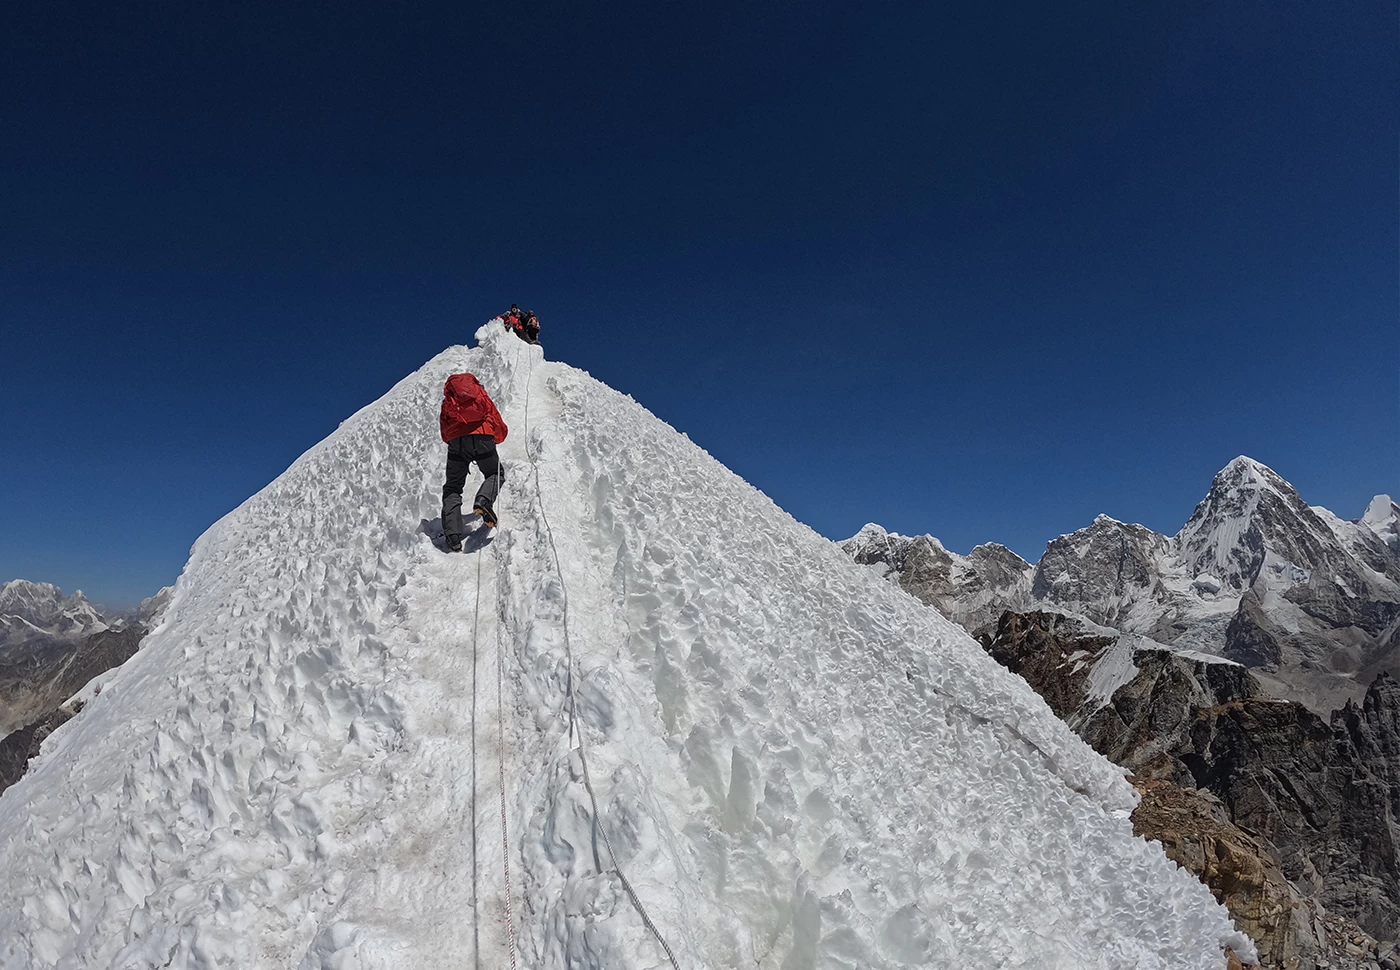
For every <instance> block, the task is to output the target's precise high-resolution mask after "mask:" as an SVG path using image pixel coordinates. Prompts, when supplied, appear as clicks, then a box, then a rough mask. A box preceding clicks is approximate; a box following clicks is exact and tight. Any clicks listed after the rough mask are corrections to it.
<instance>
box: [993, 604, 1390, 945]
mask: <svg viewBox="0 0 1400 970" xmlns="http://www.w3.org/2000/svg"><path fill="white" fill-rule="evenodd" d="M982 642H983V645H984V647H985V648H986V649H987V651H988V652H989V653H990V654H991V655H992V656H993V657H994V658H995V659H996V660H997V661H998V662H1000V663H1002V664H1003V665H1005V666H1006V667H1008V668H1009V669H1011V670H1013V671H1015V672H1017V673H1019V674H1020V675H1021V676H1022V677H1024V678H1025V679H1026V680H1027V682H1028V683H1030V685H1031V686H1032V687H1034V688H1035V689H1036V691H1037V692H1038V693H1040V694H1041V696H1043V697H1044V698H1045V699H1046V701H1047V703H1049V705H1050V707H1051V708H1052V709H1053V710H1054V711H1055V712H1056V713H1057V714H1058V715H1060V716H1061V717H1062V718H1064V719H1065V720H1066V721H1067V722H1068V723H1069V724H1070V725H1071V726H1072V727H1074V728H1075V730H1076V731H1077V732H1078V733H1079V734H1080V735H1081V736H1082V737H1083V738H1084V739H1085V740H1086V741H1088V742H1089V743H1090V744H1091V745H1093V746H1094V748H1095V749H1096V750H1098V751H1100V752H1101V753H1103V754H1104V755H1105V756H1107V757H1109V758H1111V759H1112V760H1113V761H1115V762H1116V763H1118V764H1120V765H1123V766H1124V767H1125V768H1128V769H1129V770H1131V771H1132V772H1133V774H1134V775H1135V776H1136V777H1137V778H1138V779H1139V781H1140V785H1141V787H1143V789H1144V790H1146V791H1151V792H1155V793H1156V794H1155V795H1154V798H1155V799H1156V801H1155V802H1153V806H1150V811H1148V810H1144V809H1141V808H1140V811H1146V812H1147V814H1144V816H1143V818H1144V820H1143V822H1142V825H1143V827H1144V830H1146V829H1147V828H1155V829H1156V830H1157V831H1160V832H1162V833H1165V835H1164V836H1163V835H1158V836H1154V837H1158V838H1161V839H1162V841H1163V842H1164V845H1167V846H1168V852H1169V854H1171V855H1172V858H1174V859H1176V860H1177V861H1179V862H1181V863H1182V864H1183V865H1187V866H1188V868H1191V869H1192V870H1193V871H1195V872H1197V873H1198V874H1199V875H1201V876H1202V879H1203V880H1204V881H1205V882H1206V883H1207V885H1210V886H1211V888H1212V890H1218V891H1217V895H1218V896H1219V897H1220V898H1221V899H1222V901H1223V902H1226V904H1227V905H1229V906H1230V907H1231V912H1232V914H1234V915H1235V916H1236V918H1237V920H1239V921H1240V923H1241V926H1242V927H1248V932H1250V934H1251V936H1252V937H1253V938H1254V940H1255V942H1256V943H1257V944H1258V945H1259V946H1260V947H1261V951H1267V952H1268V953H1270V954H1272V955H1273V956H1272V957H1271V959H1276V960H1277V961H1279V963H1278V965H1284V966H1288V965H1291V964H1289V963H1288V960H1289V959H1294V958H1297V959H1298V960H1299V961H1300V962H1299V963H1298V964H1297V965H1298V966H1300V967H1303V968H1304V970H1306V968H1307V967H1308V966H1309V965H1310V964H1309V961H1308V959H1307V954H1308V953H1309V952H1312V950H1310V949H1309V948H1310V947H1312V948H1313V949H1316V946H1320V944H1317V945H1314V944H1311V943H1309V942H1308V941H1309V939H1310V935H1315V934H1310V931H1308V930H1307V928H1306V927H1305V926H1303V927H1301V928H1300V925H1295V924H1297V923H1298V920H1300V919H1303V917H1300V916H1298V907H1299V906H1304V907H1311V910H1309V911H1310V912H1311V911H1312V910H1318V908H1319V907H1321V909H1320V910H1319V911H1322V912H1332V913H1336V914H1342V915H1345V916H1348V917H1350V918H1352V919H1354V920H1355V921H1356V923H1357V924H1359V926H1360V927H1361V928H1362V929H1364V930H1365V931H1366V932H1367V933H1369V934H1370V935H1371V936H1373V937H1378V938H1380V939H1383V940H1391V941H1393V940H1394V939H1395V938H1396V936H1397V933H1396V927H1397V924H1400V838H1397V835H1398V834H1400V829H1397V825H1396V818H1397V817H1400V684H1397V682H1396V681H1395V680H1393V679H1391V678H1389V677H1385V676H1382V677H1380V678H1378V679H1377V680H1376V682H1375V683H1373V684H1372V685H1371V687H1370V689H1369V690H1368V691H1367V694H1366V698H1365V700H1364V701H1363V703H1361V704H1356V703H1355V702H1351V703H1348V705H1347V706H1346V707H1344V708H1342V709H1341V710H1339V711H1337V712H1336V713H1335V714H1334V715H1333V717H1332V719H1331V721H1328V720H1327V719H1324V718H1322V717H1319V716H1318V715H1316V714H1314V713H1313V712H1312V711H1310V710H1308V709H1307V708H1306V707H1304V706H1303V705H1301V704H1298V703H1294V702H1290V701H1284V700H1280V699H1278V698H1275V697H1271V696H1269V695H1268V694H1267V693H1265V692H1264V690H1263V689H1262V688H1261V687H1260V685H1259V684H1258V682H1257V681H1256V679H1255V678H1254V677H1253V675H1252V674H1250V672H1249V671H1248V670H1246V669H1245V668H1244V667H1243V666H1241V665H1239V664H1235V663H1230V662H1227V661H1222V660H1221V659H1220V658H1216V657H1209V656H1205V655H1199V654H1189V653H1187V654H1182V653H1179V652H1177V651H1173V650H1171V649H1168V648H1166V647H1163V646H1161V645H1159V644H1151V643H1150V641H1144V640H1143V639H1142V638H1137V637H1132V636H1128V635H1120V634H1116V633H1115V632H1114V631H1111V630H1105V629H1104V628H1101V627H1097V626H1095V625H1093V624H1090V623H1088V622H1087V621H1085V620H1082V619H1077V618H1074V617H1068V616H1064V615H1062V614H1055V613H1047V612H1039V613H1032V614H1018V613H1013V612H1009V611H1008V612H1007V613H1006V614H1004V615H1003V616H1002V618H1001V620H1000V621H999V622H998V624H997V626H996V628H995V630H991V629H987V630H984V631H983V634H982ZM1125 659H1126V660H1127V661H1128V662H1127V663H1126V664H1125ZM1164 785H1166V786H1169V787H1163V786H1164ZM1168 823H1170V824H1168ZM1280 880H1282V881H1283V882H1284V883H1291V888H1290V889H1289V890H1288V891H1287V892H1286V893H1285V892H1284V890H1283V889H1282V888H1281V886H1280ZM1309 919H1310V917H1309ZM1304 922H1307V920H1304ZM1266 965H1269V964H1268V963H1266Z"/></svg>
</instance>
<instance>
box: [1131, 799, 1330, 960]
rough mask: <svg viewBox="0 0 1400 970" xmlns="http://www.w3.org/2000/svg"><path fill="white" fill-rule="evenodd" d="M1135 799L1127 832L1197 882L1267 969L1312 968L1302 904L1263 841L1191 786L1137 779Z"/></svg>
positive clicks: (1311, 940)
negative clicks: (1153, 845) (1154, 845)
mask: <svg viewBox="0 0 1400 970" xmlns="http://www.w3.org/2000/svg"><path fill="white" fill-rule="evenodd" d="M1134 784H1135V786H1136V787H1137V789H1138V791H1139V793H1140V794H1141V795H1142V801H1141V802H1140V803H1139V804H1138V807H1137V808H1136V809H1135V810H1134V812H1133V831H1134V832H1136V833H1137V834H1138V835H1141V836H1143V837H1144V838H1148V839H1153V840H1155V841H1157V842H1160V843H1161V844H1162V848H1163V849H1164V850H1165V851H1166V853H1167V858H1169V859H1171V860H1172V861H1173V862H1175V863H1177V864H1178V865H1180V866H1182V867H1184V868H1186V869H1189V870H1190V871H1192V872H1194V873H1196V874H1197V875H1198V876H1200V877H1201V881H1202V882H1203V883H1205V884H1206V886H1207V887H1209V889H1210V891H1211V894H1212V895H1214V896H1215V898H1216V899H1218V900H1219V901H1220V902H1221V903H1223V904H1224V905H1225V906H1226V908H1228V909H1229V910H1230V916H1231V917H1232V918H1233V919H1234V921H1235V925H1237V926H1238V927H1239V928H1240V929H1241V930H1243V931H1244V932H1245V933H1247V934H1248V935H1249V938H1250V939H1252V940H1253V941H1254V945H1255V946H1256V947H1257V948H1258V949H1259V959H1260V962H1261V964H1262V965H1263V966H1266V967H1287V968H1297V967H1299V966H1300V965H1313V964H1314V963H1315V961H1314V960H1312V959H1310V958H1311V957H1312V956H1314V955H1315V954H1316V952H1317V949H1318V943H1317V940H1316V938H1315V936H1314V935H1313V933H1312V931H1311V927H1310V925H1309V921H1308V920H1306V919H1304V918H1302V917H1303V913H1304V912H1305V911H1306V910H1305V901H1304V900H1303V899H1302V898H1301V897H1300V896H1299V895H1298V893H1297V891H1296V890H1295V889H1294V888H1293V886H1292V885H1290V884H1289V882H1288V880H1287V879H1286V878H1285V877H1284V875H1283V870H1282V869H1280V868H1279V865H1278V863H1277V862H1276V861H1274V859H1273V856H1272V855H1271V853H1270V852H1269V847H1268V845H1267V843H1265V842H1263V841H1261V840H1259V839H1257V838H1255V837H1254V836H1252V835H1250V834H1249V833H1248V832H1246V831H1244V830H1243V829H1242V828H1240V827H1239V826H1238V825H1236V824H1235V823H1234V822H1232V821H1230V818H1229V814H1228V813H1227V812H1226V810H1225V806H1224V805H1223V804H1221V802H1220V799H1218V798H1216V797H1215V796H1214V795H1212V794H1211V793H1210V792H1207V791H1203V790H1201V789H1197V788H1182V787H1180V786H1177V785H1173V784H1171V783H1170V782H1165V781H1150V780H1141V779H1139V780H1136V781H1135V782H1134Z"/></svg>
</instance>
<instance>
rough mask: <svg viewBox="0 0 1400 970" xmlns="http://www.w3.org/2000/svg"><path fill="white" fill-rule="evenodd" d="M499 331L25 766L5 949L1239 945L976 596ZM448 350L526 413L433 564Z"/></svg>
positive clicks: (262, 952) (331, 960)
mask: <svg viewBox="0 0 1400 970" xmlns="http://www.w3.org/2000/svg"><path fill="white" fill-rule="evenodd" d="M477 339H478V341H479V342H480V344H481V346H480V347H479V348H477V349H468V348H465V347H454V348H451V349H449V350H447V351H446V352H444V353H443V354H441V355H439V356H438V357H436V358H434V359H433V360H432V361H430V362H429V363H428V364H427V365H426V366H424V367H423V368H422V369H421V370H420V371H418V372H417V373H415V374H413V375H411V376H410V377H408V378H406V379H405V380H403V381H401V382H400V383H399V384H398V385H397V386H396V387H394V388H393V389H392V390H391V391H390V392H389V393H388V394H386V395H385V396H384V397H383V398H381V399H380V400H379V401H377V402H375V403H374V404H372V405H370V406H368V407H366V408H364V409H363V410H361V411H360V412H359V413H357V414H356V415H354V416H353V417H351V418H350V419H349V420H347V421H346V422H345V423H344V424H343V425H342V426H341V427H340V429H339V430H337V431H336V432H335V433H334V434H332V435H331V436H330V437H329V438H327V439H326V440H325V441H323V442H321V443H320V444H319V445H317V446H315V447H314V448H312V449H311V450H310V451H308V452H307V453H306V454H305V455H303V456H302V457H301V458H299V459H298V460H297V461H296V462H295V463H294V464H293V465H292V467H291V468H289V469H288V470H287V471H286V472H285V473H284V474H283V475H282V476H280V477H279V478H278V479H277V480H276V481H274V482H273V483H272V484H270V485H269V486H268V487H267V488H265V489H263V490H262V491H261V492H259V493H258V494H257V495H255V496H253V497H252V498H250V499H249V500H248V501H247V502H245V503H244V504H243V505H241V506H240V507H239V508H237V509H235V510H234V511H233V512H231V513H229V514H228V515H227V516H225V517H224V518H223V519H222V520H220V521H219V522H218V523H216V524H215V525H214V526H213V527H212V528H210V529H209V531H208V532H206V533H205V534H204V536H202V537H201V538H200V539H199V541H198V542H197V543H196V544H195V547H194V549H193V552H192V554H191V557H190V561H189V563H188V565H187V566H186V568H185V571H184V573H183V574H182V575H181V577H180V580H179V582H178V584H177V586H176V589H175V592H174V595H173V599H172V602H171V604H170V606H169V608H168V610H167V612H166V613H165V616H164V620H163V622H162V623H161V624H160V626H159V627H158V628H157V629H156V630H154V631H153V632H152V633H151V635H150V636H149V637H148V638H147V640H146V642H145V646H144V648H143V649H142V650H141V651H140V652H139V653H138V654H136V656H135V657H133V658H132V659H131V660H130V661H129V662H128V663H127V664H126V665H125V666H124V667H123V668H122V669H121V670H120V671H119V672H118V673H117V674H116V675H115V676H113V677H112V678H111V679H110V681H109V682H108V683H107V684H106V687H105V689H104V690H103V691H102V692H101V693H100V695H98V696H97V697H96V698H95V699H94V700H93V701H92V702H91V704H89V705H88V707H87V708H86V710H85V711H84V713H83V714H82V715H81V716H80V717H78V718H76V719H74V720H73V721H71V722H70V723H68V724H67V725H65V726H64V727H62V728H61V729H59V730H58V731H57V732H56V733H55V734H54V735H53V736H52V737H50V739H49V740H48V742H47V743H46V745H45V748H44V751H43V754H42V756H41V757H40V758H39V759H38V760H37V761H36V762H35V764H34V766H33V768H32V770H31V772H30V774H29V775H28V776H27V777H25V778H24V779H23V780H22V781H20V782H19V783H18V784H17V785H15V786H14V787H13V788H11V789H10V790H9V791H8V792H6V793H5V795H4V796H3V798H0V966H3V967H5V968H14V970H19V968H31V967H62V968H71V970H77V968H89V967H114V968H137V967H141V968H145V967H173V968H215V967H238V968H250V967H256V968H306V970H310V968H328V970H329V968H335V970H350V968H365V970H368V968H404V970H432V968H448V967H452V968H463V967H476V966H490V967H504V966H507V965H510V964H511V962H512V960H518V965H520V966H522V967H535V968H565V967H570V968H600V970H601V968H608V970H618V968H634V967H635V968H656V967H665V966H670V965H671V963H672V960H671V957H669V956H668V955H667V950H666V949H664V948H663V945H662V943H661V940H663V939H664V941H665V945H666V947H669V950H670V952H671V953H673V954H674V962H675V965H676V966H677V967H679V968H683V970H692V968H703V967H716V968H718V967H745V968H752V967H757V968H774V970H777V968H782V970H803V968H812V970H815V968H819V967H820V968H836V967H844V968H857V967H859V968H896V967H935V968H948V970H954V968H956V970H971V968H1002V967H1026V968H1062V970H1086V968H1104V970H1125V968H1143V970H1149V968H1161V970H1197V968H1199V970H1220V968H1222V967H1223V966H1224V962H1225V961H1224V958H1223V956H1222V948H1223V947H1224V946H1227V945H1229V946H1233V947H1234V948H1235V949H1236V950H1237V952H1239V953H1241V954H1243V955H1252V953H1253V950H1252V947H1251V945H1250V944H1249V942H1248V940H1247V939H1246V938H1245V937H1244V936H1243V935H1242V934H1240V933H1238V932H1236V931H1235V930H1234V928H1233V927H1232V926H1231V924H1230V923H1229V920H1228V917H1227V915H1226V912H1225V910H1224V909H1223V908H1222V907H1220V906H1219V905H1218V904H1216V902H1215V901H1214V900H1213V899H1212V897H1211V895H1210V893H1209V892H1208V891H1207V890H1206V888H1205V887H1204V886H1202V885H1201V884H1200V883H1199V882H1198V881H1197V880H1196V879H1195V878H1194V877H1192V876H1191V875H1189V874H1188V873H1186V872H1184V871H1182V870H1180V869H1178V868H1177V866H1176V865H1175V864H1173V863H1171V862H1169V861H1168V860H1167V859H1166V857H1165V856H1164V855H1163V853H1162V851H1161V849H1160V847H1159V846H1157V845H1156V844H1151V843H1148V842H1145V841H1144V840H1142V839H1139V838H1136V837H1134V835H1133V833H1132V828H1131V825H1130V823H1129V820H1128V817H1127V816H1128V811H1129V810H1130V809H1131V807H1132V806H1133V804H1134V801H1135V796H1134V794H1133V792H1132V790H1131V788H1130V787H1129V786H1128V784H1127V783H1126V782H1125V781H1124V779H1123V778H1122V776H1121V773H1120V771H1119V770H1118V769H1116V768H1114V766H1113V765H1111V764H1110V763H1109V762H1108V761H1106V760H1105V759H1103V758H1101V757H1100V756H1099V755H1097V754H1095V753H1094V752H1093V751H1092V750H1090V749H1089V748H1088V747H1087V746H1086V745H1084V744H1083V743H1082V742H1081V741H1080V740H1079V739H1078V738H1076V737H1075V736H1074V735H1073V734H1072V733H1071V732H1070V731H1069V729H1068V728H1066V727H1065V726H1064V725H1063V724H1062V723H1060V722H1059V721H1058V720H1057V719H1056V718H1055V717H1054V716H1053V715H1052V714H1051V712H1050V711H1049V709H1048V708H1047V707H1046V706H1045V704H1044V703H1043V702H1042V701H1041V699H1040V698H1039V697H1038V696H1036V695H1035V694H1034V693H1033V692H1032V691H1031V689H1030V688H1029V687H1027V686H1026V684H1025V683H1024V682H1023V681H1021V680H1020V679H1019V678H1017V677H1014V676H1013V675H1011V674H1009V673H1007V672H1006V671H1005V670H1003V669H1002V668H1000V667H999V666H998V665H997V664H996V663H995V662H994V661H992V660H991V659H990V658H989V657H988V656H987V655H986V654H985V653H984V652H983V650H982V649H981V648H980V647H979V646H978V645H977V644H976V643H975V642H974V641H973V640H972V639H971V638H970V637H968V635H967V634H966V633H964V632H963V631H962V630H961V629H959V628H957V627H955V626H954V625H953V624H951V623H949V622H948V621H946V620H945V619H943V618H942V617H941V616H939V615H938V613H937V612H936V611H934V610H929V609H925V608H924V607H923V606H922V605H920V604H919V603H918V602H917V601H915V600H914V599H912V598H910V597H908V596H906V595H905V594H904V593H903V592H902V591H900V590H899V589H898V588H896V587H894V586H893V585H891V584H889V583H886V582H884V581H882V580H881V579H880V578H879V577H878V576H877V575H875V574H874V573H872V572H871V571H869V570H867V569H865V568H863V567H861V566H858V565H856V564H855V563H853V562H851V561H850V560H849V559H848V558H847V557H846V556H845V555H843V554H842V552H841V551H840V550H839V549H838V548H837V547H836V546H835V545H834V544H832V543H830V542H828V541H827V540H826V539H824V538H823V537H821V536H819V535H817V534H816V533H814V532H812V531H811V530H810V529H808V528H807V527H805V526H803V525H801V524H800V523H798V522H796V521H794V520H793V519H792V518H791V517H789V516H788V515H787V514H786V513H784V512H783V511H782V510H781V509H779V508H777V507H776V506H775V505H773V503H772V502H771V501H769V500H768V499H767V498H766V497H765V496H764V495H762V494H761V493H760V492H758V491H757V490H755V489H754V488H752V487H751V486H749V485H747V484H746V483H744V482H743V481H742V480H740V479H739V478H738V477H737V476H735V475H734V474H732V473H731V472H729V471H728V470H727V469H725V468H723V467H722V466H721V465H720V464H719V463H718V462H716V461H714V460H713V459H712V458H711V457H709V456H708V455H707V454H706V453H705V452H704V451H703V450H701V449H700V448H699V447H697V446H695V445H694V444H692V443H691V442H690V441H689V440H688V439H687V438H685V437H684V436H682V435H680V434H678V433H676V432H675V431H674V430H672V429H671V428H670V427H668V426H667V425H665V424H664V423H663V422H661V421H659V420H658V419H656V418H655V417H653V416H652V415H651V414H650V413H649V412H647V411H646V410H645V409H643V408H642V407H641V406H639V405H638V404H636V403H635V402H634V401H632V400H631V399H630V398H628V397H625V396H623V395H621V394H618V393H617V392H615V391H612V390H610V389H609V388H607V387H605V386H603V385H602V384H600V383H598V382H597V381H595V380H593V379H592V378H590V377H588V376H587V375H586V374H584V373H582V372H580V371H577V370H574V369H571V368H569V367H566V366H564V365H561V364H558V363H550V362H546V361H545V360H544V359H543V356H542V353H541V351H540V349H539V348H538V347H534V346H529V345H526V344H524V343H522V342H521V341H519V340H517V339H516V338H515V337H513V336H511V335H510V334H508V333H506V332H505V331H504V330H503V329H502V328H501V326H500V324H499V323H498V322H496V323H491V324H487V325H486V326H485V327H483V328H482V329H481V330H480V331H479V332H478V334H477ZM464 370H470V371H472V372H474V373H475V374H477V376H478V377H479V378H480V379H481V380H482V383H483V384H484V385H485V386H486V387H487V389H488V390H489V391H490V392H491V394H492V396H493V397H494V398H495V400H496V402H497V404H498V405H499V406H500V409H501V411H502V413H503V414H504V416H505V418H506V420H507V421H508V422H509V424H510V427H511V433H510V437H509V439H508V440H507V442H506V443H505V445H504V446H503V447H502V455H503V458H504V459H505V466H506V480H505V488H504V490H503V492H502V497H501V500H500V502H499V503H498V510H499V512H500V514H501V518H502V528H501V530H500V532H499V534H498V535H497V537H496V538H495V540H494V541H493V542H491V543H490V544H487V545H484V546H481V545H479V544H474V543H472V542H471V541H470V540H469V543H468V547H469V550H472V551H469V552H468V553H467V554H465V555H447V554H445V553H443V552H441V551H439V550H438V549H437V548H435V547H434V546H433V544H432V542H431V541H430V539H429V538H428V536H427V534H426V533H425V529H424V528H423V527H421V526H420V523H421V522H423V520H431V519H433V518H435V517H436V516H437V514H438V506H439V490H440V488H441V481H442V479H441V476H442V468H443V463H444V455H445V446H444V445H443V444H442V442H441V441H440V440H439V439H438V434H437V411H438V404H439V402H440V400H441V397H440V395H441V388H442V384H443V381H444V380H445V379H446V377H447V375H448V374H450V373H453V372H458V371H464ZM472 487H474V483H473V481H472V480H469V482H468V488H472ZM586 781H591V784H592V788H593V790H594V794H595V795H596V814H595V805H594V801H593V799H592V798H591V797H590V794H589V792H588V789H587V787H586V784H585V782H586ZM503 821H504V823H505V826H504V831H503V827H502V822H503ZM613 853H616V859H615V860H614V857H613ZM614 861H616V863H617V864H619V865H620V868H621V875H622V876H625V877H626V880H627V881H628V883H627V884H624V882H623V879H622V878H621V876H619V873H618V871H617V869H616V868H615V866H614ZM628 885H630V887H631V889H632V891H633V892H634V893H635V898H634V897H633V896H632V895H631V894H629V891H628ZM643 908H644V910H645V913H646V917H647V918H648V919H649V920H650V923H651V926H653V927H654V928H655V930H654V931H653V930H652V929H651V928H649V926H648V924H647V922H645V921H644V918H643V915H642V909H643ZM512 946H514V947H515V948H516V952H514V953H512V950H511V947H512Z"/></svg>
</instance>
